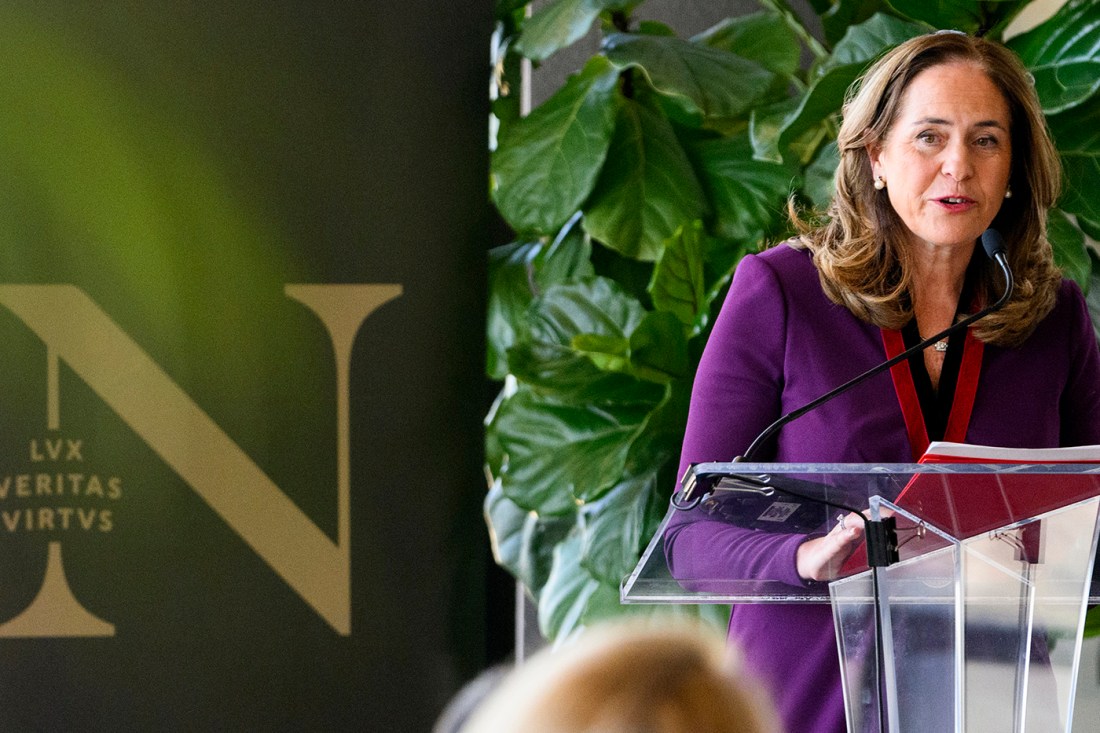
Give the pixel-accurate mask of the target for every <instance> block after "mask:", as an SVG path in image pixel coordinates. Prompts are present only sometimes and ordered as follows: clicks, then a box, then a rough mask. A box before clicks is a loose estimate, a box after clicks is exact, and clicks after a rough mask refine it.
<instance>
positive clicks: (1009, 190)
mask: <svg viewBox="0 0 1100 733" xmlns="http://www.w3.org/2000/svg"><path fill="white" fill-rule="evenodd" d="M1005 198H1006V199H1010V198H1012V186H1009V187H1008V188H1006V189H1005Z"/></svg>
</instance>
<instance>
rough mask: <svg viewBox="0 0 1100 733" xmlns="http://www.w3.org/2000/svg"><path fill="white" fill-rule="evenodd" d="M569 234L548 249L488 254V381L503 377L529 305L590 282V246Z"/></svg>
mask: <svg viewBox="0 0 1100 733" xmlns="http://www.w3.org/2000/svg"><path fill="white" fill-rule="evenodd" d="M578 229H579V228H574V229H572V230H569V231H563V233H562V235H561V236H559V237H558V238H557V239H555V240H554V241H553V242H552V243H551V244H549V245H546V244H545V243H543V242H541V241H540V242H515V243H513V244H507V245H504V246H501V247H494V248H493V249H492V250H490V251H489V301H488V304H487V311H486V328H485V330H486V335H487V336H488V343H487V345H486V346H487V348H486V355H485V356H486V367H485V371H486V374H487V375H488V376H490V377H491V378H493V379H503V378H504V377H505V375H506V374H507V373H508V360H507V357H506V352H507V351H508V349H510V348H512V347H513V346H515V344H516V340H517V334H518V333H519V332H521V331H522V330H524V324H525V323H526V318H527V309H528V308H529V307H530V305H531V301H532V299H534V298H535V296H537V295H539V294H540V293H541V292H542V291H544V290H545V289H546V288H548V287H549V286H551V285H555V284H558V283H567V282H573V281H575V280H579V279H583V278H588V277H591V276H592V274H593V271H592V263H591V262H590V261H589V257H590V256H591V254H592V247H591V244H590V243H589V242H588V239H587V237H585V236H584V235H583V233H582V232H580V231H579V230H578Z"/></svg>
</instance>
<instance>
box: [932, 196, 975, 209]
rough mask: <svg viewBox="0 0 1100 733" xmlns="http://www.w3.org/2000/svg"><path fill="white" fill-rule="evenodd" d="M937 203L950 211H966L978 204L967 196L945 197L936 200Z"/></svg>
mask: <svg viewBox="0 0 1100 733" xmlns="http://www.w3.org/2000/svg"><path fill="white" fill-rule="evenodd" d="M935 201H936V203H938V204H939V205H940V206H942V207H944V208H945V209H947V210H948V211H964V210H966V209H969V208H970V207H972V206H974V205H975V204H976V203H977V202H976V201H974V199H972V198H968V197H966V196H943V197H942V198H938V199H935Z"/></svg>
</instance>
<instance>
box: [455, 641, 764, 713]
mask: <svg viewBox="0 0 1100 733" xmlns="http://www.w3.org/2000/svg"><path fill="white" fill-rule="evenodd" d="M778 730H779V726H778V722H777V718H776V715H775V713H774V711H773V709H772V706H771V704H770V701H768V699H767V696H766V693H764V692H763V690H762V689H761V688H760V687H759V686H758V685H757V684H756V683H755V682H754V681H752V680H751V679H749V678H747V677H746V676H745V673H744V672H743V671H742V670H741V669H740V667H739V660H737V659H736V657H734V656H733V654H732V650H731V649H730V647H729V646H728V645H727V643H726V641H725V639H724V638H723V637H721V636H718V635H716V634H714V633H712V632H711V631H710V630H707V629H704V628H702V627H700V626H698V625H694V624H691V625H687V624H684V623H675V624H671V625H669V624H667V623H666V624H665V625H664V626H663V627H662V628H656V627H654V626H652V625H642V624H639V623H637V622H634V623H621V622H620V623H616V624H613V625H607V626H602V627H596V628H593V629H590V630H589V631H587V632H585V633H584V634H582V635H581V636H579V637H578V638H577V639H576V640H574V641H572V642H571V643H570V644H569V645H568V646H566V647H563V648H561V649H557V650H549V649H547V650H543V651H542V652H539V653H538V654H536V655H535V656H533V657H532V658H531V659H530V660H529V661H528V662H527V663H525V664H524V665H522V666H521V667H519V668H517V669H516V670H515V671H514V672H513V673H512V674H511V675H510V676H509V678H508V679H507V680H505V681H504V683H503V684H502V685H501V686H500V687H498V688H497V689H496V690H495V691H494V692H493V694H492V695H490V696H489V697H488V698H486V699H485V701H484V702H483V703H482V704H481V706H480V707H479V708H478V709H477V710H476V711H475V712H474V714H473V715H472V716H471V718H470V720H469V722H468V723H467V724H466V725H465V727H463V729H462V733H513V732H514V733H519V732H520V731H522V732H523V733H566V732H568V733H628V732H629V733H681V732H682V733H699V732H702V731H705V732H706V733H771V732H773V731H778Z"/></svg>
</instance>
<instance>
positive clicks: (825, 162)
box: [802, 140, 840, 211]
mask: <svg viewBox="0 0 1100 733" xmlns="http://www.w3.org/2000/svg"><path fill="white" fill-rule="evenodd" d="M838 165H840V151H839V150H838V149H837V144H836V140H833V141H832V142H830V143H829V144H828V145H825V146H824V147H823V148H821V151H820V152H819V153H818V155H817V158H816V159H815V160H814V162H813V163H811V164H810V165H809V166H807V167H806V170H805V171H803V173H802V176H803V188H802V190H803V191H804V192H805V194H806V196H807V197H809V199H810V203H812V204H813V206H814V208H815V209H817V210H818V211H825V210H826V209H827V208H828V206H829V203H830V202H831V201H832V200H833V194H834V193H835V192H836V168H837V166H838Z"/></svg>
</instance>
